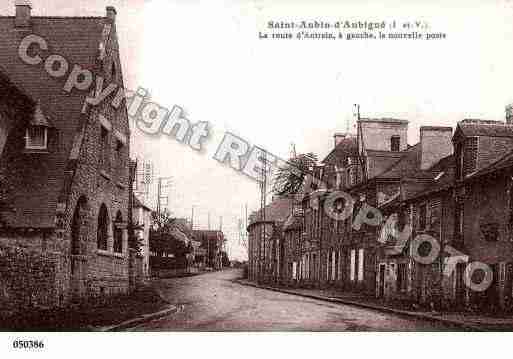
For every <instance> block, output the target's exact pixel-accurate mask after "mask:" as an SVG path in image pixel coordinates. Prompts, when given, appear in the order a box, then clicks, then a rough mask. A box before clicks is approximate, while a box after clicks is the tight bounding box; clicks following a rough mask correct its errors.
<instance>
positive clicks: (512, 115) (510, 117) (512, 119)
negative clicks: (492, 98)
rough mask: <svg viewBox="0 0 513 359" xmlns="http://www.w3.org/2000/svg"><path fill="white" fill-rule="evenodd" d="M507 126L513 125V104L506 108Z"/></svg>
mask: <svg viewBox="0 0 513 359" xmlns="http://www.w3.org/2000/svg"><path fill="white" fill-rule="evenodd" d="M506 124H508V125H512V124H513V104H509V105H508V106H506Z"/></svg>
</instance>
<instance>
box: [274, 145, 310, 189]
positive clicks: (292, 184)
mask: <svg viewBox="0 0 513 359" xmlns="http://www.w3.org/2000/svg"><path fill="white" fill-rule="evenodd" d="M316 164H317V155H316V154H314V153H312V152H309V153H302V154H299V155H297V156H296V157H294V158H291V159H290V160H289V161H288V162H287V164H286V165H284V166H283V167H280V168H279V169H278V171H277V173H276V176H275V177H274V181H273V192H274V193H275V194H278V195H289V194H297V193H298V192H299V190H300V189H301V185H302V184H303V182H304V179H305V177H306V175H308V174H312V173H313V168H314V166H315V165H316Z"/></svg>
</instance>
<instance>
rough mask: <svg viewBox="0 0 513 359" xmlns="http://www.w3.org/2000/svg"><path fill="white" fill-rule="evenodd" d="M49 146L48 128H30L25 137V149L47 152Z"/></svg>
mask: <svg viewBox="0 0 513 359" xmlns="http://www.w3.org/2000/svg"><path fill="white" fill-rule="evenodd" d="M47 146H48V128H47V127H45V126H30V127H28V128H27V132H26V135H25V148H26V149H28V150H46V149H47Z"/></svg>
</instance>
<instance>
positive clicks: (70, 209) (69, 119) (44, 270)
mask: <svg viewBox="0 0 513 359" xmlns="http://www.w3.org/2000/svg"><path fill="white" fill-rule="evenodd" d="M15 10H16V11H15V13H16V15H15V16H2V17H0V48H1V49H2V51H0V64H1V67H0V82H1V86H2V87H3V90H2V96H1V98H0V109H1V111H0V113H1V114H0V123H1V128H2V135H1V136H0V138H1V141H0V154H1V157H0V172H1V173H2V180H3V181H4V183H3V188H4V189H6V191H5V194H4V195H5V196H4V201H3V203H4V206H2V212H1V228H0V246H1V251H0V271H1V272H2V276H1V279H0V287H1V290H0V302H1V306H2V307H3V308H7V309H8V310H16V309H20V308H23V307H32V306H45V307H48V306H55V305H65V304H67V303H69V302H72V301H79V300H85V299H87V298H89V297H90V296H98V295H110V294H116V293H124V292H127V290H128V256H129V252H128V243H127V242H128V241H127V230H126V226H127V225H126V224H127V219H128V198H129V195H128V185H129V183H128V182H129V139H130V130H129V124H128V117H127V112H126V108H125V106H124V105H121V106H117V107H114V106H111V101H110V100H109V99H107V100H106V101H103V102H101V103H99V104H97V105H96V106H84V101H85V99H86V97H87V96H88V95H89V94H90V93H91V90H92V89H93V88H94V87H95V84H94V81H93V80H94V79H97V78H98V77H99V76H101V77H102V78H103V79H104V86H106V85H107V84H109V83H112V84H115V85H116V86H120V87H122V86H123V76H122V72H121V63H120V58H119V51H118V43H117V35H116V24H115V18H116V10H115V9H114V8H112V7H108V8H107V12H106V16H105V17H39V16H38V17H36V16H31V6H30V4H29V3H28V2H26V1H16V9H15ZM36 35H37V36H36ZM20 44H25V45H28V47H26V46H24V45H23V46H20ZM25 51H26V53H25ZM23 53H24V55H25V57H28V58H29V60H27V59H26V58H25V60H24V59H23V58H22V56H20V54H23ZM28 61H29V62H30V63H29V62H28ZM65 63H66V64H68V65H67V66H66V65H65ZM73 69H74V70H73ZM73 71H75V74H74V75H73V76H76V78H75V77H72V78H74V80H75V81H74V82H81V81H86V80H87V76H88V71H89V72H90V73H91V75H92V77H93V79H92V81H91V84H90V85H91V86H90V88H89V87H88V88H85V87H86V86H75V88H71V89H69V91H67V90H66V89H67V86H66V84H67V83H68V81H69V77H70V76H71V73H73ZM77 71H79V72H80V74H79V72H77ZM50 74H51V75H50ZM67 79H68V80H67Z"/></svg>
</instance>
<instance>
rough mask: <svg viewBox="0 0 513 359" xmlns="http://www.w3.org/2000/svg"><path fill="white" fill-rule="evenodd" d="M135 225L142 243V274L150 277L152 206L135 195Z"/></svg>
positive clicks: (133, 210)
mask: <svg viewBox="0 0 513 359" xmlns="http://www.w3.org/2000/svg"><path fill="white" fill-rule="evenodd" d="M133 202H134V203H133V205H132V207H133V209H132V217H133V220H132V221H133V226H134V235H135V237H136V238H137V239H138V240H139V243H140V255H141V256H142V276H143V278H146V279H147V278H149V277H150V275H151V273H150V227H151V224H152V220H151V212H152V211H151V208H149V207H148V206H146V205H145V204H144V203H143V202H141V201H140V200H139V199H138V198H137V197H136V196H135V195H134V197H133Z"/></svg>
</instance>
